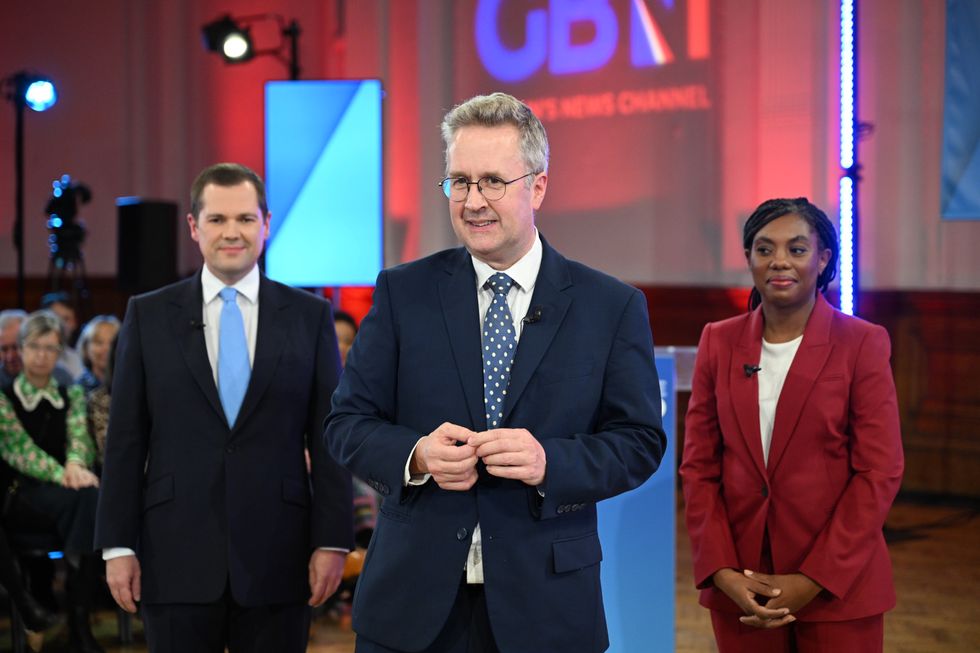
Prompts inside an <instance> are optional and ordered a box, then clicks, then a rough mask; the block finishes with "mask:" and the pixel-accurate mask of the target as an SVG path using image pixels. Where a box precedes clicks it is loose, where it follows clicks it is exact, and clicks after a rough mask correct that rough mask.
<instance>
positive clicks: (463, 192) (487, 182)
mask: <svg viewBox="0 0 980 653" xmlns="http://www.w3.org/2000/svg"><path fill="white" fill-rule="evenodd" d="M536 174H538V173H536V172H529V173H527V174H526V175H521V176H520V177H517V178H516V179H511V180H510V181H504V180H503V179H501V178H500V177H494V176H493V175H490V176H487V177H480V178H479V179H477V180H476V181H470V180H469V179H467V178H466V177H446V178H445V179H443V180H442V181H440V182H439V184H438V186H439V187H440V188H442V192H443V193H444V194H445V195H446V197H448V198H449V199H451V200H452V201H454V202H465V201H466V198H467V196H469V194H470V186H476V187H477V189H478V190H479V191H480V194H481V195H483V198H484V199H486V200H488V201H490V202H493V201H494V200H499V199H500V198H501V197H503V196H504V193H506V192H507V187H508V186H510V185H511V184H513V183H514V182H515V181H520V180H521V179H524V178H525V177H530V176H531V175H536Z"/></svg>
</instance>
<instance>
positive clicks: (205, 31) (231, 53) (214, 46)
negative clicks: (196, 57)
mask: <svg viewBox="0 0 980 653" xmlns="http://www.w3.org/2000/svg"><path fill="white" fill-rule="evenodd" d="M201 35H202V36H203V37H204V47H205V48H207V49H208V51H210V52H217V53H218V54H220V55H221V57H222V58H223V59H224V60H225V61H227V62H228V63H244V62H246V61H249V60H250V59H252V58H253V57H254V56H255V48H254V47H253V46H252V36H251V34H250V33H249V29H248V27H245V26H242V25H240V24H239V23H237V22H235V20H234V19H233V18H232V17H231V16H230V15H227V14H226V15H225V16H222V17H221V18H219V19H218V20H215V21H212V22H210V23H208V24H207V25H205V26H204V27H202V28H201Z"/></svg>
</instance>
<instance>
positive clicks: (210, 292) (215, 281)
mask: <svg viewBox="0 0 980 653" xmlns="http://www.w3.org/2000/svg"><path fill="white" fill-rule="evenodd" d="M231 287H232V288H234V289H235V290H237V291H238V292H239V293H241V294H242V295H244V296H245V299H247V300H248V301H250V302H251V303H253V304H254V303H256V302H257V301H259V266H258V265H255V266H252V269H251V270H249V272H248V274H246V275H245V276H244V277H242V278H241V279H239V280H238V283H235V284H233V285H232V286H231ZM224 288H225V283H224V282H223V281H222V280H221V279H219V278H218V277H216V276H214V273H213V272H211V270H209V269H208V266H207V265H205V266H204V267H203V269H202V270H201V289H202V290H203V291H204V303H205V304H210V303H211V302H212V301H214V298H215V297H217V296H218V293H220V292H221V291H222V290H223V289H224Z"/></svg>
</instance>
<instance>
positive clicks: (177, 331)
mask: <svg viewBox="0 0 980 653" xmlns="http://www.w3.org/2000/svg"><path fill="white" fill-rule="evenodd" d="M191 206H192V208H191V213H190V214H189V215H188V216H187V223H188V226H189V227H190V233H191V237H192V238H193V239H194V240H195V241H197V243H198V244H199V245H200V248H201V253H202V254H203V255H204V267H203V269H202V270H201V272H200V273H199V274H197V275H194V276H193V277H191V278H190V279H187V280H184V281H180V282H178V283H175V284H173V285H170V286H167V287H165V288H162V289H160V290H157V291H155V292H152V293H148V294H146V295H142V296H138V297H134V298H133V299H132V300H131V301H130V303H129V307H128V308H127V310H126V319H125V322H124V323H123V327H122V330H121V332H120V335H119V344H118V349H117V352H116V367H115V375H114V378H113V384H112V408H111V412H110V419H109V432H108V437H107V442H106V453H105V467H104V474H103V479H102V489H101V493H100V500H99V510H98V517H97V524H96V546H97V547H101V548H103V550H104V551H103V557H104V558H106V560H107V563H106V578H107V580H108V583H109V588H110V589H111V591H112V595H113V597H114V598H115V599H116V601H117V602H118V603H119V605H120V606H122V607H123V608H124V609H126V610H128V611H130V612H135V610H136V602H137V601H140V602H141V611H142V614H143V622H144V626H145V629H146V634H147V640H148V642H149V647H150V651H153V653H188V652H191V653H197V652H200V653H212V652H213V653H221V652H222V651H224V650H225V647H226V646H227V647H228V649H229V650H230V651H231V652H232V653H238V652H248V651H254V652H255V653H259V652H262V653H268V652H269V651H277V652H297V653H298V652H299V651H305V650H306V643H307V637H308V624H309V614H310V613H309V605H318V604H320V603H322V602H323V600H324V599H325V598H326V597H327V596H329V595H330V594H332V593H333V591H334V590H335V588H336V587H337V585H338V583H339V581H340V578H341V575H342V572H343V564H344V558H345V555H346V552H347V551H349V550H350V547H351V546H352V544H353V532H352V515H351V509H352V508H351V506H352V504H351V489H350V475H349V474H348V473H347V472H346V471H345V470H344V469H343V468H341V467H340V466H339V465H337V464H336V463H335V462H334V461H333V460H332V459H331V458H330V456H329V454H328V453H327V452H326V450H325V449H324V447H323V445H322V442H321V441H320V439H319V437H318V436H319V435H320V434H321V433H322V428H323V427H322V425H323V420H324V418H325V416H326V414H327V411H328V409H329V401H330V395H331V394H332V393H333V391H334V388H335V387H336V383H337V377H338V375H339V371H340V367H339V356H338V353H337V341H336V335H335V332H334V328H333V319H332V316H331V310H330V305H329V303H327V302H326V301H324V300H323V299H321V298H318V297H315V296H314V295H311V294H309V293H305V292H302V291H299V290H295V289H292V288H288V287H286V286H283V285H282V284H279V283H276V282H274V281H270V280H269V279H267V278H265V276H263V275H262V274H261V273H260V271H259V268H258V266H257V265H256V262H257V261H258V258H259V255H260V254H261V253H262V248H263V244H264V242H265V240H266V238H267V237H268V234H269V219H270V215H269V211H268V209H267V206H266V201H265V189H264V186H263V184H262V180H261V179H260V178H259V177H258V175H256V174H255V173H254V172H252V171H251V170H249V169H248V168H246V167H244V166H241V165H237V164H218V165H215V166H211V167H209V168H207V169H205V170H204V171H203V172H202V173H201V174H200V175H199V176H198V178H197V180H196V181H195V182H194V185H193V186H192V188H191ZM314 436H316V437H314ZM311 438H312V439H311ZM307 448H309V451H310V454H311V467H310V470H309V472H308V471H307V465H306V461H305V456H304V452H305V450H306V449H307ZM307 604H309V605H307Z"/></svg>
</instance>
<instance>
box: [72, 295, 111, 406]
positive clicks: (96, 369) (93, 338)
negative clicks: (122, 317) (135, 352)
mask: <svg viewBox="0 0 980 653" xmlns="http://www.w3.org/2000/svg"><path fill="white" fill-rule="evenodd" d="M117 333H119V318H117V317H116V316H114V315H96V316H95V317H93V318H92V319H91V320H89V321H88V324H86V325H85V327H84V328H83V329H82V334H81V335H80V336H79V337H78V347H77V351H78V353H79V354H80V355H81V357H82V363H84V364H85V371H84V372H82V374H81V375H80V376H79V377H78V378H77V379H76V381H75V382H76V383H78V384H79V385H80V386H82V387H83V388H84V389H85V392H86V393H87V394H88V393H91V392H92V391H93V390H95V389H96V388H98V387H99V386H101V385H102V384H103V383H105V376H106V369H107V367H108V365H109V347H110V346H111V344H112V340H113V338H115V337H116V334H117Z"/></svg>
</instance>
